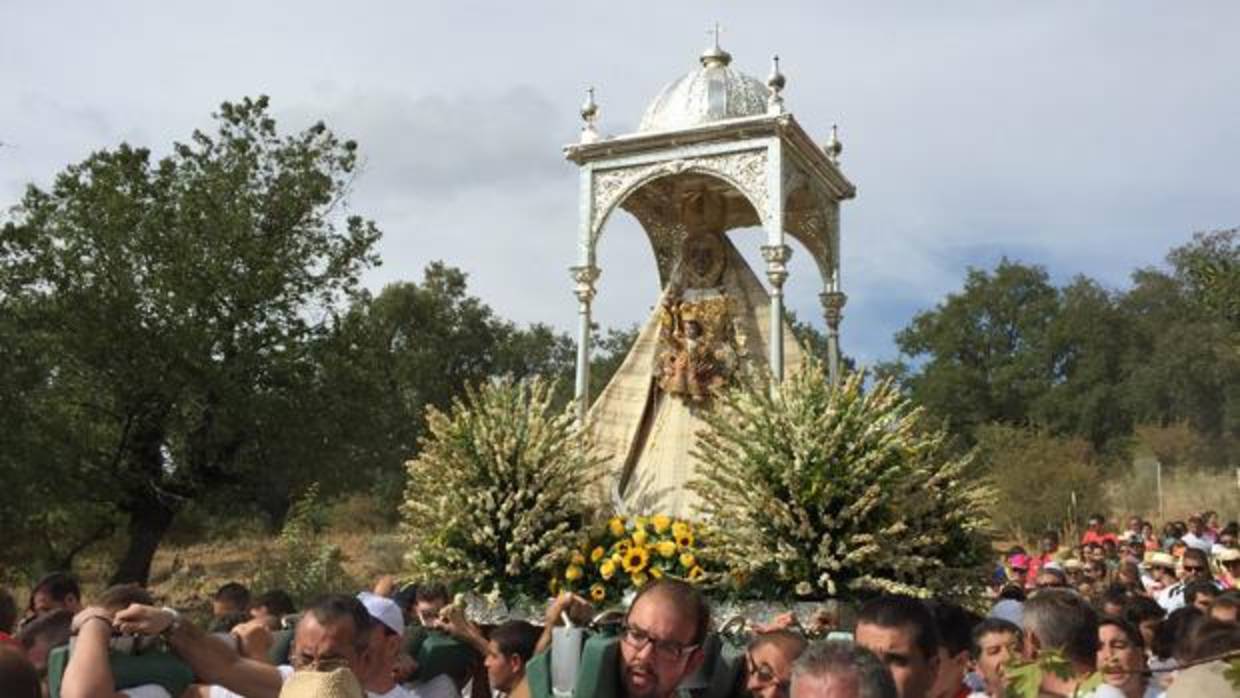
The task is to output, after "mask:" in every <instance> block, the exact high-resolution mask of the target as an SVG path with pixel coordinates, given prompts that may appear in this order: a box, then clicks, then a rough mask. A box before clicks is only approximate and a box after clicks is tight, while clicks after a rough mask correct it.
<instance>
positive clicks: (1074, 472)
mask: <svg viewBox="0 0 1240 698" xmlns="http://www.w3.org/2000/svg"><path fill="white" fill-rule="evenodd" d="M977 440H978V451H979V457H980V459H981V460H982V462H983V463H984V465H985V466H986V469H987V474H988V475H989V476H990V478H991V480H993V481H994V482H995V484H996V487H997V489H998V500H997V502H996V506H995V510H994V519H995V524H996V525H997V526H998V527H999V528H1000V529H1001V530H1003V531H1005V532H1006V533H1008V534H1010V535H1011V536H1013V537H1015V538H1017V539H1024V538H1025V537H1026V534H1029V535H1032V536H1037V535H1038V534H1040V533H1041V532H1043V531H1047V530H1059V529H1061V528H1064V527H1065V526H1066V527H1068V528H1074V527H1076V526H1077V525H1079V524H1081V523H1082V522H1083V520H1084V519H1085V518H1086V517H1088V516H1089V515H1090V514H1092V513H1094V512H1098V511H1102V510H1103V505H1104V503H1105V498H1104V493H1103V488H1102V483H1103V473H1102V471H1103V467H1102V464H1101V463H1100V461H1099V459H1098V457H1097V456H1096V454H1095V453H1094V450H1093V448H1092V447H1091V446H1090V444H1089V442H1088V441H1086V440H1085V439H1083V438H1065V437H1057V436H1051V435H1050V434H1047V433H1045V432H1042V431H1038V430H1035V429H1024V428H1019V427H1011V426H1004V425H998V424H992V425H988V426H984V427H981V428H980V429H978V431H977Z"/></svg>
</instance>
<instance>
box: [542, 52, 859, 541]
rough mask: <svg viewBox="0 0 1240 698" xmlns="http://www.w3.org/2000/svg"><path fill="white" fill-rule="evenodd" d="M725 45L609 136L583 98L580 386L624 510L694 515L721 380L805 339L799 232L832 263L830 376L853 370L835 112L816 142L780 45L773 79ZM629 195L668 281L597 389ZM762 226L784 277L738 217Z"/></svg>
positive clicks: (845, 192) (784, 364)
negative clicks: (797, 291) (750, 256)
mask: <svg viewBox="0 0 1240 698" xmlns="http://www.w3.org/2000/svg"><path fill="white" fill-rule="evenodd" d="M731 62H732V57H731V55H730V54H728V52H726V51H724V50H723V49H722V48H720V46H719V36H718V31H716V33H715V41H714V45H713V46H712V47H711V48H709V49H707V50H706V51H705V52H704V53H703V54H702V55H701V57H700V63H701V66H700V67H699V68H697V69H695V70H693V71H691V72H689V73H688V74H686V75H685V76H683V77H681V78H680V79H678V80H675V81H674V82H672V83H670V84H669V85H667V86H666V87H665V88H664V89H663V90H662V92H660V93H659V95H658V96H657V97H655V99H654V101H652V102H651V103H650V105H649V106H648V107H647V108H646V111H645V114H644V115H643V116H642V119H641V123H640V125H639V127H638V129H637V132H636V133H632V134H626V135H621V136H615V137H602V136H601V135H600V134H599V132H598V126H597V123H598V119H599V108H598V106H597V104H596V103H595V100H594V91H593V89H591V90H590V91H589V92H588V97H587V99H586V102H585V104H584V105H582V109H581V116H582V118H583V120H584V121H585V125H584V127H583V128H582V131H581V139H580V142H578V143H574V144H572V145H569V146H566V147H565V148H564V153H565V156H566V157H567V158H568V159H569V160H571V161H572V162H574V163H576V164H577V165H578V166H579V168H580V197H579V216H580V226H579V229H578V249H577V264H576V265H575V266H573V267H572V269H571V271H572V275H573V280H574V281H575V282H576V288H575V292H576V296H577V301H578V313H579V321H580V324H579V329H578V344H577V372H576V397H577V399H578V401H579V405H580V409H581V410H582V412H581V418H582V419H583V420H584V421H585V424H586V427H587V429H588V430H589V433H590V435H591V437H592V438H593V440H594V442H595V444H596V445H597V447H598V449H599V451H600V453H601V454H603V455H604V457H606V458H608V461H607V463H606V464H605V469H606V473H607V475H606V477H605V485H604V488H605V490H606V491H607V492H606V496H610V497H611V498H612V499H613V500H615V502H614V503H615V504H616V505H618V506H619V508H620V509H621V510H628V511H635V512H654V511H659V512H664V513H668V514H671V515H675V516H687V515H690V514H691V510H692V508H693V506H694V504H695V502H696V497H695V495H694V494H693V493H692V492H690V491H688V490H687V489H685V487H684V485H685V483H687V482H689V481H690V480H691V479H692V478H693V470H694V467H695V464H694V462H693V458H692V457H691V456H690V451H691V449H692V447H693V440H694V434H695V433H696V432H697V431H698V430H699V429H701V428H702V427H703V426H704V423H703V422H702V420H701V413H702V412H701V411H702V410H706V409H710V399H709V396H710V393H711V391H712V390H715V389H717V388H719V387H722V386H723V385H724V384H726V383H727V382H728V380H729V379H730V378H731V377H733V376H735V375H736V374H737V373H738V372H739V371H741V370H744V369H746V368H750V367H757V368H765V369H766V370H769V372H770V374H771V375H772V376H773V377H774V379H775V380H777V381H778V380H782V379H783V376H784V375H785V374H786V373H787V372H791V371H795V370H797V369H798V367H799V366H800V364H801V362H802V360H803V357H804V352H803V350H802V348H801V347H800V346H798V344H797V342H796V339H795V337H793V336H792V333H791V329H790V327H789V326H788V324H787V323H786V322H785V320H784V305H783V286H784V282H785V281H786V280H787V278H788V269H787V262H788V260H789V258H790V257H791V255H792V248H791V247H789V246H788V245H787V244H786V240H785V236H791V237H792V238H793V239H794V240H796V241H797V242H799V243H800V244H801V245H802V247H803V248H804V249H805V250H806V251H807V253H808V254H809V255H810V256H811V257H812V258H813V260H814V262H815V263H816V265H817V267H818V271H819V273H820V275H821V277H822V289H823V290H822V292H821V294H820V295H819V298H820V300H821V302H822V307H823V314H824V317H825V320H826V326H827V340H828V350H827V352H828V356H827V357H826V361H827V366H828V372H829V376H830V380H832V381H833V382H834V381H836V380H838V376H839V370H840V368H839V326H840V320H841V319H842V309H843V307H844V302H845V301H846V300H847V297H846V296H845V294H844V293H843V291H842V290H841V285H840V260H839V250H840V226H839V208H840V202H841V201H843V200H845V199H850V198H852V197H853V196H855V194H856V189H855V188H854V186H853V185H852V183H850V182H849V181H848V179H847V178H845V177H844V175H843V173H842V172H841V171H840V168H839V155H840V151H841V149H842V148H841V146H840V143H839V140H838V138H837V134H836V130H835V127H834V126H833V127H832V129H831V136H830V140H829V141H828V142H827V143H826V145H825V146H819V145H817V144H816V143H815V142H814V141H813V140H812V139H811V138H810V137H809V135H807V134H806V132H805V130H804V129H803V128H802V127H801V125H800V124H799V123H798V122H797V120H796V118H795V117H793V115H792V114H791V113H789V112H788V111H787V110H786V109H785V107H784V100H783V95H782V92H783V89H784V87H785V85H786V80H785V78H784V76H783V75H782V74H781V73H780V71H779V59H778V57H776V58H774V59H773V61H772V63H773V65H772V69H771V74H770V76H769V77H768V78H767V81H766V83H765V84H764V83H763V82H762V81H760V80H758V79H756V78H754V77H751V76H748V75H745V74H744V73H741V72H739V71H737V70H735V69H733V68H732V67H731ZM617 209H623V210H624V211H627V212H628V213H630V214H631V215H632V216H633V217H634V218H636V219H637V221H638V222H639V223H640V224H641V226H642V228H643V229H644V230H645V231H646V234H647V236H648V238H649V240H650V244H651V246H652V248H653V250H654V257H655V262H656V265H657V266H658V272H659V284H660V289H661V290H660V297H659V301H658V303H657V304H656V305H655V309H654V311H653V312H652V314H651V316H650V318H649V319H648V320H647V321H646V323H645V324H644V325H643V326H642V328H641V329H640V331H639V334H638V337H637V340H636V342H635V343H634V345H633V347H632V349H631V350H630V351H629V354H628V356H627V357H626V358H625V359H624V362H623V363H622V364H621V366H620V368H619V370H618V371H617V372H616V374H615V376H614V377H613V378H612V379H611V381H610V382H609V383H608V384H607V386H606V387H605V388H604V389H603V390H602V392H601V393H600V394H599V395H598V398H597V399H596V400H595V401H594V402H593V404H591V403H590V397H591V396H590V395H589V384H590V343H591V326H590V325H591V317H590V305H591V302H592V301H593V299H594V296H595V293H596V284H597V283H598V281H599V278H600V275H601V269H600V267H599V264H598V260H597V255H596V251H597V247H598V242H599V238H600V235H601V234H602V232H603V229H604V227H605V226H606V225H607V222H608V220H609V218H610V217H611V215H612V214H613V213H614V212H615V211H616V210H617ZM755 227H757V228H761V230H762V231H764V232H765V244H763V245H762V246H761V252H762V259H763V260H764V261H765V263H766V278H767V281H768V282H769V283H770V291H769V292H768V291H767V289H766V288H765V287H764V286H763V285H762V282H761V281H760V280H759V279H758V277H757V275H755V274H754V272H753V271H752V270H751V269H750V268H749V265H748V264H747V263H746V262H745V259H744V258H743V257H742V256H741V255H740V253H739V252H738V250H737V248H736V246H735V245H734V243H733V242H732V240H731V239H730V238H729V237H728V232H729V231H732V230H736V229H741V228H755Z"/></svg>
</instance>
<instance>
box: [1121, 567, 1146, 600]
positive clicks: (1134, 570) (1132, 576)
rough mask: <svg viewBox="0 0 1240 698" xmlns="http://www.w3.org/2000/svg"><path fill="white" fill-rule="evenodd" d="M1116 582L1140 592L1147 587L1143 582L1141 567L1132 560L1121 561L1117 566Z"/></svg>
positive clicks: (1134, 591)
mask: <svg viewBox="0 0 1240 698" xmlns="http://www.w3.org/2000/svg"><path fill="white" fill-rule="evenodd" d="M1115 583H1116V584H1118V585H1120V586H1122V587H1123V588H1124V589H1126V590H1127V591H1130V592H1133V593H1140V592H1141V591H1143V590H1144V588H1145V585H1144V584H1143V583H1142V582H1141V568H1140V567H1138V566H1137V563H1135V562H1132V561H1124V562H1121V563H1119V567H1117V568H1115Z"/></svg>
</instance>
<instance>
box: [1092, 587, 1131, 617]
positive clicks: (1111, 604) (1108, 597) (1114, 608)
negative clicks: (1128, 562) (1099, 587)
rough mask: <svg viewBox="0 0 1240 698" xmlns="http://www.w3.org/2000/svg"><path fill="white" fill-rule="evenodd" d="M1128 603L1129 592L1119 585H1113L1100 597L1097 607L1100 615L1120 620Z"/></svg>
mask: <svg viewBox="0 0 1240 698" xmlns="http://www.w3.org/2000/svg"><path fill="white" fill-rule="evenodd" d="M1127 602H1128V590H1127V589H1126V588H1124V587H1123V586H1121V585H1119V584H1111V585H1109V586H1107V587H1106V588H1105V589H1104V590H1103V591H1102V593H1101V594H1100V595H1099V596H1098V600H1097V603H1096V604H1095V606H1096V608H1097V609H1098V614H1099V615H1102V616H1112V617H1115V618H1119V617H1120V616H1122V615H1123V613H1124V605H1125V604H1126V603H1127Z"/></svg>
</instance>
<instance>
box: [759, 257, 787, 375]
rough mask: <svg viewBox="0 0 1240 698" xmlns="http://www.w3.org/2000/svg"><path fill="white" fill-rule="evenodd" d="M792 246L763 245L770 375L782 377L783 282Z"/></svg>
mask: <svg viewBox="0 0 1240 698" xmlns="http://www.w3.org/2000/svg"><path fill="white" fill-rule="evenodd" d="M791 258H792V248H791V247H788V246H787V245H763V246H762V259H765V260H766V278H767V280H768V281H770V282H771V346H770V351H769V353H770V361H771V375H772V376H774V377H775V380H776V381H782V380H783V379H784V282H785V281H787V280H788V266H787V265H788V260H789V259H791Z"/></svg>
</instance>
